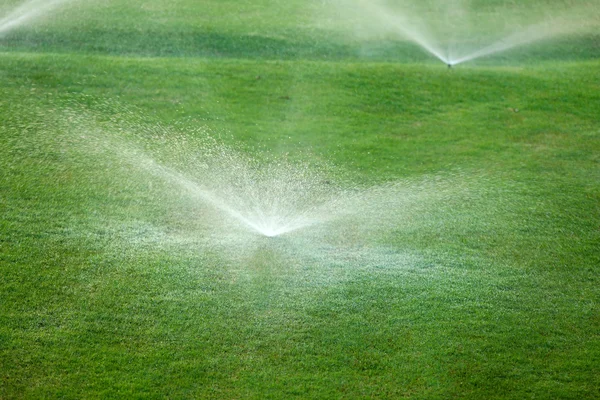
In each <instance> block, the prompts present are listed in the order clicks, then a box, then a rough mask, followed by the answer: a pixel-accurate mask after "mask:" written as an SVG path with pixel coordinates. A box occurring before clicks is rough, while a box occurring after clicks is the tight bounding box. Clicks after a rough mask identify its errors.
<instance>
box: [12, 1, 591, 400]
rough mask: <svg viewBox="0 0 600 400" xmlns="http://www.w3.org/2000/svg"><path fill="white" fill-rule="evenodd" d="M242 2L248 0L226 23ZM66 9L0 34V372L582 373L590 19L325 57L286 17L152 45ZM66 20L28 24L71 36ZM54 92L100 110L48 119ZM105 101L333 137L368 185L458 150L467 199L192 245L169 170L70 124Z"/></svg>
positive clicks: (241, 384) (414, 382) (158, 117)
mask: <svg viewBox="0 0 600 400" xmlns="http://www.w3.org/2000/svg"><path fill="white" fill-rule="evenodd" d="M184 3H185V2H182V3H181V4H177V5H176V6H173V7H172V8H169V7H166V4H167V3H162V2H151V3H149V4H150V5H152V6H155V7H159V8H160V10H161V12H156V13H154V11H156V10H154V11H152V10H147V11H146V14H139V13H138V12H139V9H138V8H135V7H130V6H129V5H128V4H129V3H119V2H114V3H112V4H113V5H119V4H120V7H117V8H116V9H115V10H111V8H110V7H106V8H103V10H104V11H103V13H102V14H98V15H100V16H101V18H99V17H98V16H97V15H96V14H93V15H96V17H95V18H96V19H97V21H102V20H104V21H105V22H106V24H108V25H114V26H119V25H125V24H127V23H128V22H132V24H130V25H128V27H129V28H131V26H133V25H134V22H135V21H138V22H139V21H143V20H144V19H143V18H141V17H139V16H140V15H146V16H148V15H151V16H155V18H162V19H163V20H164V24H165V25H166V26H167V28H164V30H163V32H162V33H163V35H162V36H159V38H158V39H157V46H158V47H160V46H163V47H162V48H163V49H164V48H167V47H168V46H166V44H167V43H168V42H169V40H170V38H172V37H173V36H174V37H175V38H176V37H178V36H177V35H176V34H175V33H173V36H170V33H172V32H173V31H174V30H175V29H176V27H178V26H182V25H183V26H186V24H185V23H181V24H180V23H178V22H176V21H178V19H177V18H173V19H171V17H170V15H169V14H167V13H165V12H164V11H165V10H167V9H171V10H177V11H173V12H175V13H176V14H179V15H185V16H188V18H187V19H186V20H187V21H191V20H193V18H192V17H189V15H193V13H192V12H191V11H190V12H189V13H186V12H183V11H181V10H182V9H183V10H185V7H183V6H184ZM531 3H532V4H533V3H534V2H531ZM109 4H110V3H109ZM130 4H134V3H130ZM185 4H187V7H192V8H191V10H198V8H194V7H193V6H192V5H191V3H185ZM209 4H210V5H211V7H210V10H211V12H212V14H210V13H209V14H210V15H211V18H208V17H206V20H208V21H213V22H212V24H213V26H211V29H212V30H213V31H215V34H216V35H218V34H229V33H230V32H231V30H232V29H233V30H235V31H236V32H243V31H244V29H245V27H248V29H249V30H250V28H252V29H253V30H255V31H258V32H261V35H263V36H269V35H274V34H275V33H277V34H281V32H283V31H287V32H290V31H291V32H292V33H293V32H301V31H302V30H303V28H294V26H295V25H294V24H295V20H294V18H292V17H291V16H292V15H294V14H291V13H292V12H295V15H305V14H303V13H300V11H299V10H304V9H303V8H301V7H300V3H299V2H289V3H288V2H285V3H284V2H268V3H267V2H265V3H264V4H263V3H259V2H252V3H251V2H219V3H217V2H210V3H209ZM95 6H96V7H100V5H95ZM274 6H277V7H274ZM240 8H243V9H245V10H246V11H249V10H250V9H252V10H254V12H255V13H256V14H251V13H248V14H244V13H241V14H238V15H245V16H247V18H249V19H248V20H246V21H243V23H239V24H238V25H235V24H233V28H232V26H231V24H230V22H231V18H229V17H228V15H229V13H230V12H231V10H236V11H237V12H239V9H240ZM124 9H125V10H124ZM284 9H285V10H286V11H285V12H284ZM125 11H127V12H125ZM304 12H306V11H304ZM252 15H254V17H252V18H250V16H252ZM256 15H259V16H262V18H259V17H257V16H256ZM218 16H221V19H219V18H217V17H218ZM281 16H286V17H285V18H280V17H281ZM138 17H139V18H138ZM311 18H312V17H311ZM311 18H309V17H308V15H306V16H305V18H304V19H303V18H300V20H302V21H312V19H311ZM215 21H217V22H215ZM218 21H221V22H218ZM252 21H253V22H252ZM251 22H252V23H251ZM81 23H82V25H83V26H82V27H80V31H81V37H82V38H84V39H85V40H81V43H85V46H83V47H81V46H80V47H77V46H71V45H68V46H64V43H69V42H65V41H63V40H62V39H61V40H60V41H55V42H52V43H46V42H43V40H44V39H43V37H45V36H46V35H45V34H39V32H37V33H36V31H35V29H32V30H29V31H27V30H26V31H25V32H21V33H18V32H15V33H14V36H13V37H12V38H8V42H4V43H9V45H8V46H5V47H4V48H3V50H5V52H4V53H2V54H1V55H0V65H1V67H0V87H2V98H1V99H0V120H1V121H2V123H1V124H0V130H1V132H0V169H1V171H2V174H1V176H0V207H1V208H0V210H1V215H2V218H1V220H0V223H1V227H0V276H1V277H2V279H1V283H0V382H1V384H0V397H3V398H4V397H6V398H22V397H27V398H38V397H65V398H82V397H114V398H116V397H143V398H162V397H175V398H293V397H298V398H401V397H408V398H427V399H429V398H440V399H442V398H444V399H445V398H485V399H492V398H515V399H521V398H528V397H538V398H573V399H581V398H590V399H591V398H597V397H598V396H600V380H599V378H598V377H599V376H600V367H599V365H600V335H599V333H598V332H600V314H599V309H598V301H599V300H600V293H599V291H600V289H598V288H599V287H600V286H599V282H598V268H599V265H600V250H599V249H600V164H599V163H600V159H599V154H600V124H599V118H598V115H600V95H599V93H600V91H599V89H600V79H599V75H600V73H599V71H600V63H599V62H598V61H594V60H591V61H590V59H593V58H594V57H596V58H597V53H594V52H593V49H594V48H596V47H594V46H596V44H595V43H596V42H595V41H594V38H593V37H587V38H582V39H578V40H581V41H582V42H584V43H585V44H586V47H585V48H586V49H588V50H589V51H587V52H586V55H585V56H583V57H578V54H579V51H580V50H579V49H573V50H572V51H571V52H567V53H563V54H562V56H563V57H564V58H562V59H561V58H560V57H558V56H555V55H556V54H557V53H553V52H549V53H544V55H543V56H542V57H541V58H540V59H538V60H537V61H535V58H534V59H533V60H531V59H528V61H527V62H526V63H522V62H520V61H518V60H517V61H514V60H513V61H512V62H511V60H510V57H506V58H504V59H502V60H501V61H500V63H499V64H500V65H497V66H494V65H493V62H492V60H489V61H488V65H487V66H483V65H479V66H477V65H474V66H469V65H465V66H463V67H460V68H456V69H453V70H447V69H446V68H445V67H444V66H443V65H437V64H434V63H429V62H425V63H419V64H416V63H390V62H382V61H374V60H368V59H367V60H365V59H363V58H359V57H358V56H357V55H356V53H355V52H354V51H348V52H347V53H344V54H343V57H337V58H336V61H331V60H328V59H327V57H325V54H327V51H325V50H319V52H320V53H319V52H313V50H311V49H315V48H316V49H319V47H318V46H323V47H321V48H320V49H332V48H341V47H337V46H342V47H344V46H348V45H347V44H342V45H340V44H339V43H340V42H337V41H336V40H335V38H333V39H331V40H329V41H326V42H325V43H321V44H319V45H316V44H315V42H313V41H310V40H308V39H306V38H305V37H303V36H301V35H290V37H295V38H296V39H297V40H299V41H300V42H302V43H301V44H302V45H303V46H305V48H306V49H308V50H307V52H305V53H303V54H300V53H298V52H297V50H296V49H297V48H296V43H295V42H294V41H289V40H284V41H283V42H282V44H281V46H282V47H281V48H282V49H284V50H285V51H287V52H288V53H287V54H292V53H293V54H294V57H284V58H286V59H283V60H281V59H278V55H280V54H283V53H282V52H281V51H279V50H278V51H277V52H270V53H268V54H266V55H265V54H262V55H261V53H260V51H262V50H260V51H258V50H257V51H252V52H250V53H252V54H250V53H249V52H248V50H247V43H246V42H244V41H238V39H239V36H235V35H233V36H230V39H228V40H229V41H228V42H227V43H226V44H225V45H224V46H225V47H226V48H227V49H229V50H230V52H229V53H228V52H225V56H224V55H223V54H219V55H216V56H215V54H212V55H211V54H208V53H202V52H196V53H194V52H193V51H186V52H185V54H184V55H185V56H186V57H180V58H169V57H161V58H156V57H155V58H151V57H147V56H148V55H158V54H162V55H165V54H164V53H161V51H149V52H146V51H139V48H138V49H136V48H135V46H132V45H131V43H132V42H131V38H132V36H131V34H130V33H127V32H124V33H122V34H121V36H119V35H117V36H114V37H112V36H111V37H110V38H109V39H106V36H103V34H99V33H97V32H96V31H94V29H93V24H92V26H88V25H86V24H84V23H83V21H82V22H81ZM188 23H189V24H190V25H193V24H192V23H191V22H188ZM307 23H308V22H307ZM207 24H208V23H207V22H206V21H204V20H203V22H202V23H199V25H204V26H205V25H207ZM253 24H254V25H253ZM300 25H301V26H302V24H300ZM61 26H62V27H63V28H64V27H66V26H68V23H67V22H64V23H63V24H62V25H61V24H58V26H56V27H54V28H48V29H49V31H48V32H46V34H50V36H52V35H57V36H55V37H58V36H59V35H63V36H62V37H63V39H64V38H69V41H71V42H70V43H75V42H78V41H77V40H76V39H75V38H76V37H77V35H75V34H74V33H73V32H71V31H68V29H67V28H64V29H67V31H68V32H70V33H68V34H65V33H62V31H61V29H63V28H61ZM148 26H149V25H144V26H143V29H142V31H143V34H142V35H141V36H140V37H142V36H143V37H144V43H145V44H144V46H146V47H147V48H149V49H150V48H152V38H153V36H152V32H151V31H149V30H148ZM129 28H127V29H129ZM234 28H235V29H234ZM123 29H124V31H126V30H127V29H125V28H123ZM294 29H297V30H294ZM31 35H33V36H31ZM35 35H37V36H35ZM314 35H317V34H316V33H315V34H314ZM317 36H318V35H317ZM27 38H28V39H27ZM32 38H33V39H32ZM154 38H155V39H156V37H154ZM236 38H237V39H236ZM95 39H98V40H99V41H102V40H104V43H103V45H102V46H104V47H102V48H96V49H91V47H88V46H93V43H94V42H95ZM161 41H162V42H161ZM17 42H18V43H20V44H19V45H15V43H17ZM1 43H2V42H0V45H1ZM40 43H41V44H40ZM57 43H58V44H57ZM61 43H63V44H61ZM78 43H79V42H78ZM161 43H162V44H161ZM207 43H213V41H212V40H209V41H208V42H207ZM342 43H343V42H342ZM59 45H60V46H63V47H62V49H59V47H60V46H59ZM57 46H59V47H57ZM398 46H400V45H398ZM547 46H548V47H547V49H551V48H552V43H549V44H547ZM400 47H402V46H400ZM193 48H194V47H193V46H191V47H190V49H193ZM256 48H257V49H263V45H262V44H258V45H257V46H256ZM402 48H405V47H402ZM286 49H287V50H286ZM58 50H60V51H61V53H60V54H57V53H55V52H56V51H58ZM344 51H345V50H344ZM387 51H388V50H385V51H384V53H383V55H384V57H382V58H386V57H387V58H393V59H395V58H398V57H399V56H398V55H397V54H396V53H393V52H389V53H387ZM407 51H408V52H409V53H410V54H417V53H415V50H414V49H411V50H407ZM523 51H525V50H523ZM548 54H550V55H548ZM558 54H560V53H558ZM589 54H596V55H595V56H590V55H589ZM126 55H127V56H126ZM141 56H145V57H141ZM191 56H202V57H191ZM424 58H425V57H424ZM73 109H75V110H85V111H86V112H87V113H89V115H91V116H92V117H93V119H97V121H96V120H94V121H89V122H83V123H77V122H76V123H69V122H68V121H67V120H66V119H67V117H68V115H69V113H68V112H65V110H73ZM110 118H117V119H122V120H130V121H134V122H136V121H139V123H140V125H143V126H142V127H141V128H140V132H139V133H138V134H139V135H144V134H145V133H146V132H147V131H148V132H149V131H150V130H151V129H150V128H151V127H154V126H157V125H159V124H162V125H163V126H167V127H173V128H172V130H169V129H167V130H166V131H165V133H164V134H165V135H167V136H168V135H169V134H173V135H177V136H178V138H179V136H180V135H181V134H186V132H189V140H190V142H194V140H195V136H194V135H197V134H198V133H197V132H196V131H195V130H194V129H193V128H198V127H205V128H206V129H208V130H210V131H211V132H212V134H213V135H214V136H217V137H219V140H221V141H223V142H225V143H228V144H232V145H235V146H239V147H240V148H241V149H242V150H241V151H247V152H248V153H249V154H252V155H253V156H256V157H269V156H270V155H271V156H277V155H283V154H286V153H290V155H289V157H291V158H292V159H295V160H298V161H309V162H312V161H315V162H316V161H319V162H320V161H322V160H325V161H331V162H333V163H334V164H336V166H337V168H339V169H340V170H342V171H343V173H344V174H345V175H351V176H352V177H353V179H354V180H355V181H356V182H359V183H361V184H362V185H366V186H369V185H372V184H376V183H385V182H394V181H396V180H400V179H407V178H410V179H414V180H419V179H422V178H423V177H425V176H432V175H438V176H441V178H440V179H441V180H442V181H444V180H446V179H448V180H450V179H451V178H449V177H448V176H458V178H455V179H457V187H458V189H457V195H456V197H457V198H459V199H462V198H464V199H465V200H464V201H458V202H457V201H452V199H450V200H451V201H449V202H448V204H446V205H439V204H438V205H437V208H434V209H431V208H433V206H432V205H429V203H428V202H427V199H424V200H423V205H422V206H421V208H422V209H423V210H425V211H426V212H427V214H426V215H427V217H426V218H425V217H423V218H420V217H419V215H418V210H419V209H420V208H419V207H416V208H415V210H407V213H409V214H410V213H414V214H417V215H414V216H412V218H413V220H414V221H416V222H413V223H410V224H407V225H406V226H397V227H395V228H394V229H390V230H385V231H383V232H378V233H377V234H376V235H373V236H371V237H364V238H356V237H354V236H353V233H352V232H351V231H350V232H348V236H347V237H338V238H335V239H332V240H331V241H326V242H325V243H320V244H314V243H311V244H310V247H309V248H308V250H306V251H305V252H303V251H302V249H299V247H302V244H297V242H296V241H297V240H299V239H296V238H295V236H291V237H290V238H285V237H283V238H280V239H282V240H281V241H270V240H265V241H263V240H260V239H257V238H255V237H253V236H251V235H249V236H248V237H247V241H248V243H247V244H244V243H242V244H240V243H238V242H235V243H229V242H228V240H227V238H226V237H224V238H223V240H222V242H221V243H219V244H218V245H210V244H211V243H213V242H211V241H210V240H209V241H206V240H204V236H205V235H210V234H211V233H212V232H211V230H210V227H209V228H208V231H207V227H206V226H202V216H201V215H198V214H197V212H198V211H197V209H194V206H193V205H190V204H188V203H189V201H187V200H186V199H181V198H180V197H179V196H177V195H173V194H172V193H171V191H172V190H171V188H170V187H169V186H168V185H167V184H166V183H164V182H161V181H160V180H158V179H153V178H149V177H148V176H144V175H141V174H139V173H137V172H135V171H134V169H132V168H127V167H124V166H123V165H122V164H119V163H118V162H115V160H114V159H113V158H111V157H110V156H107V155H98V154H95V153H94V152H93V151H92V150H91V149H89V148H86V147H85V143H83V145H82V146H81V148H80V147H78V146H79V145H81V143H82V141H81V140H75V139H76V138H78V137H81V136H85V135H86V134H87V133H88V131H89V130H93V129H95V128H96V127H97V126H100V127H101V126H102V121H103V120H104V119H110ZM76 121H79V120H77V119H76ZM81 121H86V119H85V118H82V119H81ZM144 126H145V127H144ZM148 127H150V128H148ZM104 134H105V135H106V136H107V137H113V136H114V137H115V138H116V139H117V140H119V138H121V136H123V137H125V136H126V135H127V132H119V131H117V130H108V131H106V132H105V133H104ZM148 134H150V133H148ZM127 137H128V136H127ZM73 143H75V144H73ZM78 143H79V145H78ZM167 150H169V149H165V151H167ZM453 179H454V178H453ZM461 185H464V187H465V190H466V191H468V192H469V193H471V194H469V195H464V196H463V194H462V191H461V189H460V186H461ZM191 212H194V213H191ZM190 215H195V216H196V217H195V218H190ZM382 222H384V221H382ZM310 236H311V232H310V231H308V230H307V231H306V232H304V233H303V236H302V237H303V238H304V240H307V239H306V238H307V237H308V238H310ZM335 240H337V241H339V243H338V245H336V243H335ZM350 241H352V242H354V244H353V245H348V243H347V242H350ZM302 243H304V242H302ZM309 243H310V241H309ZM306 253H308V254H306Z"/></svg>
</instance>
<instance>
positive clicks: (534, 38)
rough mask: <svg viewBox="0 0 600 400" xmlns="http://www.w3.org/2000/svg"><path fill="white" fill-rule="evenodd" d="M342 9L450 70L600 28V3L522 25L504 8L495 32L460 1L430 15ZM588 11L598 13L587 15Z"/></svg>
mask: <svg viewBox="0 0 600 400" xmlns="http://www.w3.org/2000/svg"><path fill="white" fill-rule="evenodd" d="M341 4H343V5H344V7H348V8H350V9H353V10H354V11H355V12H357V13H358V14H359V17H356V16H354V17H353V18H354V19H355V20H356V19H358V20H360V21H361V22H362V27H363V30H367V31H368V30H373V31H374V32H379V33H382V32H385V33H388V34H393V35H397V36H398V37H401V38H404V39H407V40H410V41H412V42H414V43H415V44H417V45H418V46H420V47H421V48H422V49H424V50H425V51H426V52H428V53H429V54H431V55H433V56H434V57H436V58H437V59H439V60H440V61H442V62H443V63H444V64H446V65H448V66H449V67H452V66H454V65H458V64H461V63H464V62H467V61H471V60H474V59H477V58H481V57H486V56H490V55H493V54H497V53H501V52H504V51H508V50H510V49H514V48H516V47H520V46H524V45H528V44H531V43H535V42H539V41H542V40H546V39H550V38H553V37H557V36H562V35H568V34H574V33H580V32H585V31H586V30H589V28H590V27H593V26H597V25H598V24H599V20H598V16H597V9H598V7H597V6H598V4H596V7H595V8H594V7H593V6H586V5H581V6H580V7H579V8H577V7H575V8H573V7H571V8H570V9H568V10H563V11H562V12H561V11H560V10H551V11H552V13H550V12H548V13H547V14H545V15H542V16H535V15H533V16H530V17H529V18H526V19H525V21H519V22H517V21H513V22H511V20H510V18H506V17H505V15H504V14H507V15H508V14H509V13H508V12H506V11H507V10H506V9H498V10H495V12H494V13H493V15H495V19H501V21H503V22H504V24H503V25H504V26H503V27H498V23H497V22H496V23H495V24H491V23H490V24H489V25H490V26H495V28H494V27H486V26H485V25H486V22H485V20H486V19H489V18H491V17H489V16H487V17H485V18H484V17H478V16H474V15H471V13H470V12H469V10H468V9H467V8H465V5H463V4H462V2H460V1H451V2H447V3H444V4H443V6H442V5H440V6H438V7H434V11H433V12H432V11H431V10H429V11H428V12H427V13H425V12H424V11H423V8H422V7H421V5H419V6H416V2H403V3H401V4H397V3H394V4H393V5H387V4H384V3H382V2H377V1H374V2H373V1H363V0H354V1H353V0H349V1H344V2H342V3H341ZM427 4H429V3H427ZM586 7H587V8H586ZM588 8H589V9H591V10H593V11H592V12H586V11H587V10H588ZM444 14H445V15H444ZM595 14H596V15H595ZM466 16H468V17H470V18H467V17H466ZM498 16H500V17H498ZM582 16H584V17H582ZM470 19H475V20H476V21H477V25H478V28H477V29H474V28H470V26H471V24H470V23H469V21H470Z"/></svg>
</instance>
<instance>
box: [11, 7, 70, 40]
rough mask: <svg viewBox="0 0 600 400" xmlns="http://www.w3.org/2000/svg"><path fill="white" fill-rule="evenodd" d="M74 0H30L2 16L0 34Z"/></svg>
mask: <svg viewBox="0 0 600 400" xmlns="http://www.w3.org/2000/svg"><path fill="white" fill-rule="evenodd" d="M68 1H72V0H30V1H27V2H25V3H23V4H21V5H20V6H18V7H16V8H15V9H13V10H11V11H9V12H8V14H6V15H4V16H1V17H0V36H2V35H4V34H6V33H8V32H10V31H11V30H13V29H16V28H18V27H20V26H22V25H24V24H28V23H32V22H34V21H35V20H37V19H40V18H42V17H44V16H46V15H48V14H49V13H51V12H52V11H54V10H55V9H56V8H58V7H59V6H61V5H63V4H65V3H66V2H68Z"/></svg>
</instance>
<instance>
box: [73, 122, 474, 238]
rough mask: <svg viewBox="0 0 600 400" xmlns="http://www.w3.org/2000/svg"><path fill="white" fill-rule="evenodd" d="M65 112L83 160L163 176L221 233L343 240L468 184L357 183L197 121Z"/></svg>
mask: <svg viewBox="0 0 600 400" xmlns="http://www.w3.org/2000/svg"><path fill="white" fill-rule="evenodd" d="M125 114H126V113H125ZM65 120H66V121H69V122H68V123H69V125H70V126H69V127H68V129H69V130H70V131H71V132H75V133H76V134H75V135H73V138H74V139H73V140H74V143H75V144H74V145H73V148H74V149H76V150H77V151H79V152H81V153H83V154H84V157H83V158H84V159H85V160H90V159H94V158H97V159H99V160H102V159H105V160H106V159H111V160H112V161H111V163H110V165H115V163H116V164H117V165H120V166H121V167H122V168H121V170H125V171H127V172H126V174H127V177H126V180H127V182H134V181H144V180H147V179H152V180H158V181H162V182H163V183H164V184H166V185H167V187H170V188H171V189H168V190H167V196H168V197H171V198H173V199H178V201H179V200H181V201H182V202H183V203H185V204H187V205H188V207H191V208H192V209H194V208H196V209H198V210H199V211H197V212H198V213H199V215H201V217H199V218H200V219H202V223H203V224H204V225H205V226H204V228H205V229H206V230H207V231H208V232H213V233H215V234H216V235H217V236H222V237H225V236H227V235H229V234H231V233H233V232H238V233H240V232H241V235H242V237H244V236H245V235H248V234H251V235H252V234H253V235H258V236H264V237H276V236H287V235H291V234H295V233H297V232H300V231H302V232H304V231H306V232H312V234H313V235H316V236H319V235H322V236H323V235H324V236H329V237H332V236H336V235H339V236H343V237H344V239H343V240H344V241H348V240H350V236H351V234H350V233H349V232H353V234H357V235H359V236H365V235H368V234H370V233H372V232H375V231H382V230H383V231H385V230H392V229H395V227H397V226H398V225H402V224H404V225H407V224H409V221H411V220H414V218H415V213H416V212H419V211H420V212H421V214H422V215H426V214H427V213H426V212H424V211H423V209H424V208H425V209H427V208H428V209H431V208H432V207H433V204H437V205H436V206H435V208H436V210H440V209H443V208H444V207H447V206H448V204H450V203H451V202H452V198H458V197H459V196H463V195H465V194H466V193H468V192H469V191H468V190H466V185H465V179H464V177H463V178H460V179H457V178H456V176H452V174H447V176H446V177H444V178H440V177H439V176H434V177H420V178H418V179H404V180H397V181H394V182H386V183H384V184H380V185H365V184H360V183H356V182H354V181H353V180H352V179H350V178H349V177H348V174H347V173H344V172H343V171H341V170H340V169H338V168H335V167H333V166H331V165H329V164H327V163H310V162H300V161H297V160H291V159H289V158H288V157H287V156H273V155H268V154H267V155H266V156H265V157H251V156H249V155H248V152H247V151H242V150H240V149H236V148H235V147H232V146H228V145H225V144H223V143H222V142H220V141H218V140H216V139H214V138H213V137H212V136H211V135H210V134H209V133H207V132H204V131H202V130H200V131H196V132H189V131H188V132H183V133H178V132H177V131H176V130H173V129H172V128H169V127H165V126H161V125H159V124H147V123H144V122H143V121H142V120H143V118H136V117H135V115H134V114H132V113H129V114H127V115H126V117H125V118H120V119H119V120H113V121H110V122H105V123H103V124H102V126H100V127H99V126H98V124H96V123H95V122H91V121H92V120H93V117H90V116H85V117H82V113H81V112H79V111H78V112H76V113H72V114H71V115H70V116H69V117H68V118H65ZM112 132H118V135H114V134H112ZM126 137H129V139H124V138H126ZM190 138H193V140H192V139H190ZM73 140H70V141H71V142H73ZM98 168H99V169H100V170H101V171H103V169H102V168H100V167H98ZM103 173H104V172H103ZM120 173H121V174H122V173H123V172H120ZM117 175H118V173H115V176H117ZM460 182H462V183H460ZM140 195H142V193H140ZM323 230H325V232H327V233H323V232H324V231H323ZM243 232H246V234H243ZM336 232H337V233H336ZM236 234H237V233H236Z"/></svg>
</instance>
